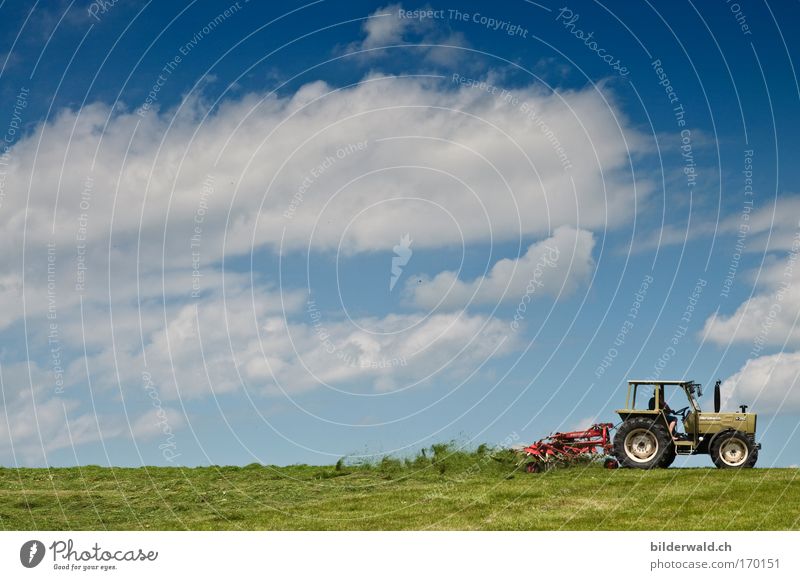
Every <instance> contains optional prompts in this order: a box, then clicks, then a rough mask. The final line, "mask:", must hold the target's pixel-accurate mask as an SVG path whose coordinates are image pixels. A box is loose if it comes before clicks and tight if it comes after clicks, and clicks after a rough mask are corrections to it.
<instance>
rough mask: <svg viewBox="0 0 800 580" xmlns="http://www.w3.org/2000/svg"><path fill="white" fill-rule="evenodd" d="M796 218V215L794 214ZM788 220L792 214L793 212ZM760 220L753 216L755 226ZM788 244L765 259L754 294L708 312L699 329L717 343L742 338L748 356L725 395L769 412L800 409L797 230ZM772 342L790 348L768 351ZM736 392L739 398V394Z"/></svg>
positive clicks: (799, 244)
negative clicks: (729, 309)
mask: <svg viewBox="0 0 800 580" xmlns="http://www.w3.org/2000/svg"><path fill="white" fill-rule="evenodd" d="M795 217H796V216H795ZM792 219H795V218H794V217H793V218H792ZM758 223H759V221H758V220H756V225H758ZM782 243H786V244H787V247H788V249H789V254H788V256H785V257H783V258H782V259H774V258H773V259H768V260H767V265H766V266H765V267H764V268H763V270H762V271H761V273H760V274H759V276H758V278H757V279H756V280H755V282H756V284H757V288H758V291H757V293H756V294H755V295H754V296H753V297H752V298H749V299H747V300H745V301H744V302H743V303H742V304H740V305H739V307H738V308H737V309H736V311H735V312H733V314H730V315H727V316H726V315H721V314H715V315H712V316H710V317H709V318H708V319H707V320H706V323H705V328H704V330H703V334H704V335H705V336H707V337H708V339H709V340H711V341H713V342H716V343H718V344H723V345H728V344H731V343H743V344H747V345H749V346H750V358H749V360H748V361H747V363H746V364H745V366H743V367H742V368H741V369H740V370H739V372H738V373H736V374H735V375H733V376H732V377H730V378H728V379H727V380H726V381H725V383H724V387H725V390H726V393H727V394H726V396H727V397H729V399H735V400H737V401H738V400H739V399H741V400H742V402H743V403H747V404H750V403H749V402H750V401H753V402H754V403H755V401H758V408H759V409H762V408H763V409H765V410H767V411H773V412H797V411H800V390H798V389H797V385H796V382H797V376H798V373H800V352H796V351H795V352H792V351H791V349H794V348H797V347H798V346H800V325H799V324H798V320H799V319H800V283H798V276H800V269H799V268H800V262H798V256H800V234H797V233H796V234H795V235H794V237H793V239H792V242H791V243H790V244H789V243H788V242H782ZM770 347H773V348H780V349H781V350H784V349H787V347H788V349H789V351H788V352H780V353H778V354H767V352H768V349H769V348H770ZM737 397H738V399H737Z"/></svg>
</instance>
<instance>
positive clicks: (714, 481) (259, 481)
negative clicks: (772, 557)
mask: <svg viewBox="0 0 800 580" xmlns="http://www.w3.org/2000/svg"><path fill="white" fill-rule="evenodd" d="M798 475H800V470H798V469H751V470H742V471H727V470H717V469H713V468H712V469H668V470H656V471H638V470H626V469H618V470H614V471H608V470H604V469H602V468H601V467H600V466H598V465H594V464H591V465H583V466H576V467H572V468H569V469H556V470H552V471H548V472H546V473H543V474H538V475H529V474H526V473H524V472H521V471H520V470H518V469H516V465H515V462H514V460H513V457H512V456H511V454H508V453H506V452H502V453H492V452H490V451H489V450H487V449H486V448H482V449H479V450H478V451H475V452H471V453H464V452H454V451H453V450H452V449H451V448H448V447H447V446H443V447H440V448H439V449H438V450H437V449H436V448H435V447H434V448H433V449H431V450H429V453H427V454H424V455H423V454H420V455H418V456H417V457H415V458H413V459H411V460H404V461H401V460H397V459H391V458H387V459H384V460H383V461H381V462H378V463H376V464H370V465H365V464H363V465H346V464H344V463H343V462H340V463H338V464H337V465H336V466H329V467H319V466H307V465H296V466H288V467H273V466H262V465H250V466H246V467H217V466H210V467H200V468H178V467H175V468H172V467H142V468H103V467H96V466H88V467H81V468H55V469H52V468H51V469H9V468H0V529H5V530H32V529H40V530H93V529H101V530H102V529H108V530H138V529H145V530H183V529H191V530H426V529H434V530H439V529H457V530H476V529H484V530H788V529H792V530H797V529H800V478H799V477H798Z"/></svg>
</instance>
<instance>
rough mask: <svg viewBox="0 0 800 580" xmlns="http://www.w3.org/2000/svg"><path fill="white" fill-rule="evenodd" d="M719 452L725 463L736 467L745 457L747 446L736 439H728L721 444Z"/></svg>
mask: <svg viewBox="0 0 800 580" xmlns="http://www.w3.org/2000/svg"><path fill="white" fill-rule="evenodd" d="M719 454H720V457H721V458H722V461H724V462H725V463H726V464H727V465H730V466H731V467H737V466H739V465H741V464H742V463H744V462H745V460H746V459H747V446H746V445H745V444H744V442H743V441H740V440H738V439H729V440H727V441H725V442H724V443H723V444H722V447H721V448H720V452H719Z"/></svg>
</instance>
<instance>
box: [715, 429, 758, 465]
mask: <svg viewBox="0 0 800 580" xmlns="http://www.w3.org/2000/svg"><path fill="white" fill-rule="evenodd" d="M710 451H711V460H712V461H713V462H714V465H716V466H717V467H719V468H720V469H740V468H748V467H753V466H754V465H755V464H756V461H757V460H758V447H756V444H755V442H754V441H753V440H752V438H750V437H748V436H747V435H745V434H744V433H740V432H739V431H732V432H730V433H722V434H720V435H717V437H716V439H714V441H712V443H711V450H710Z"/></svg>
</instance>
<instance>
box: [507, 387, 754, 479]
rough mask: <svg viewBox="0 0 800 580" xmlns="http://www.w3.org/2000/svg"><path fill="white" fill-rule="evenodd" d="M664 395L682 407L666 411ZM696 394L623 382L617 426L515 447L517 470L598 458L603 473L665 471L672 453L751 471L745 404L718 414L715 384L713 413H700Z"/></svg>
mask: <svg viewBox="0 0 800 580" xmlns="http://www.w3.org/2000/svg"><path fill="white" fill-rule="evenodd" d="M668 391H669V392H668ZM670 395H673V396H676V398H684V397H685V402H686V403H687V405H686V406H685V407H683V408H681V409H678V410H673V409H671V408H670V406H669V404H667V398H670ZM702 395H703V389H702V386H701V385H700V384H699V383H695V382H694V381H685V380H663V379H658V380H629V381H628V396H627V399H626V401H625V407H624V408H622V409H618V410H617V414H618V415H619V417H620V419H621V422H620V423H619V424H618V425H616V426H615V425H612V424H611V423H595V424H594V425H592V426H591V427H589V428H588V429H585V430H583V431H570V432H568V433H553V434H552V435H549V436H547V437H545V438H544V439H540V440H539V441H537V442H536V443H532V444H531V445H528V446H526V447H522V448H521V449H519V451H520V452H521V453H522V459H521V460H520V466H522V465H524V466H525V470H526V471H527V472H528V473H539V472H541V471H544V470H545V469H548V468H550V467H555V466H568V465H573V464H577V463H588V462H590V461H593V460H596V459H603V466H604V467H606V468H607V469H616V468H617V467H628V468H635V469H654V468H665V467H669V466H670V465H671V464H672V462H673V461H675V458H676V457H677V456H678V455H702V454H706V455H710V456H711V460H712V461H713V462H714V465H716V466H717V467H719V468H720V469H730V468H734V469H736V468H750V467H753V466H754V465H755V463H756V461H757V460H758V451H759V450H760V449H761V444H760V443H756V419H757V417H756V415H755V413H748V412H747V405H739V411H738V412H720V407H721V395H720V381H717V384H716V385H715V387H714V411H713V412H708V411H702V410H701V409H700V405H699V403H698V401H697V399H698V397H701V396H702ZM681 427H682V432H681ZM613 429H616V433H615V435H614V437H613V438H612V437H611V431H612V430H613Z"/></svg>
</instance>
